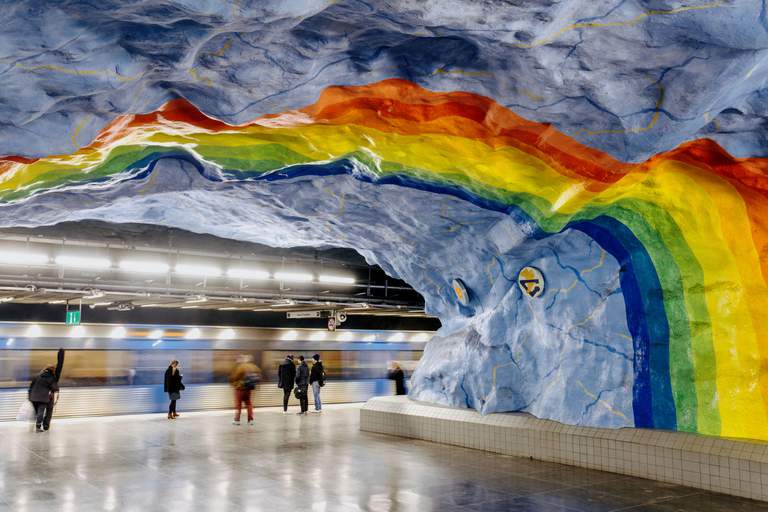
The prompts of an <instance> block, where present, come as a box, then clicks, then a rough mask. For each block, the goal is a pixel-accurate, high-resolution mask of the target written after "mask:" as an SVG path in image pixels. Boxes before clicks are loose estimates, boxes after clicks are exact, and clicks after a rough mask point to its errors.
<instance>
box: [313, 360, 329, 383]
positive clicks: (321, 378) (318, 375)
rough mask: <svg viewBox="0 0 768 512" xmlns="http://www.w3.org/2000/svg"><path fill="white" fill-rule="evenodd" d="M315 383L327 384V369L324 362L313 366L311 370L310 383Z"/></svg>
mask: <svg viewBox="0 0 768 512" xmlns="http://www.w3.org/2000/svg"><path fill="white" fill-rule="evenodd" d="M313 382H320V384H323V383H324V382H325V368H323V362H322V361H318V362H316V363H315V364H313V365H312V368H311V369H310V370H309V383H310V384H312V383H313Z"/></svg>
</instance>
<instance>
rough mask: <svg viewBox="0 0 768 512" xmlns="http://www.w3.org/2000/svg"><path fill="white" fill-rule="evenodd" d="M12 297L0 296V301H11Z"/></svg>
mask: <svg viewBox="0 0 768 512" xmlns="http://www.w3.org/2000/svg"><path fill="white" fill-rule="evenodd" d="M12 300H13V297H0V302H11V301H12Z"/></svg>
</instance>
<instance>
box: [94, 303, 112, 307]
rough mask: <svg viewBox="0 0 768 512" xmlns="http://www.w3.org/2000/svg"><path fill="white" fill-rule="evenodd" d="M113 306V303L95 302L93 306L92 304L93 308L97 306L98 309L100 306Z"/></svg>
mask: <svg viewBox="0 0 768 512" xmlns="http://www.w3.org/2000/svg"><path fill="white" fill-rule="evenodd" d="M111 304H112V303H111V302H94V303H93V304H91V305H92V306H97V307H98V306H109V305H111Z"/></svg>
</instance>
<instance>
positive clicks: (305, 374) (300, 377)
mask: <svg viewBox="0 0 768 512" xmlns="http://www.w3.org/2000/svg"><path fill="white" fill-rule="evenodd" d="M308 388H309V366H307V362H306V361H304V356H299V367H298V368H297V369H296V398H298V399H299V404H301V411H300V412H298V413H296V414H307V411H308V410H309V397H308V396H307V389H308Z"/></svg>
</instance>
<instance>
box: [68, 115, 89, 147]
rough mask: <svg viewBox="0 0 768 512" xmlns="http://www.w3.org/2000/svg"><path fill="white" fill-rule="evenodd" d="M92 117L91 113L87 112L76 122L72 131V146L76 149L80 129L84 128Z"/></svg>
mask: <svg viewBox="0 0 768 512" xmlns="http://www.w3.org/2000/svg"><path fill="white" fill-rule="evenodd" d="M91 119H93V114H88V115H86V116H83V118H82V119H80V121H79V122H78V123H77V125H76V126H75V130H74V131H73V132H72V139H71V140H72V146H73V147H74V148H75V149H77V148H78V146H77V136H78V135H79V134H80V131H81V130H82V129H83V128H85V126H86V125H87V124H88V123H89V122H90V120H91Z"/></svg>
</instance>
